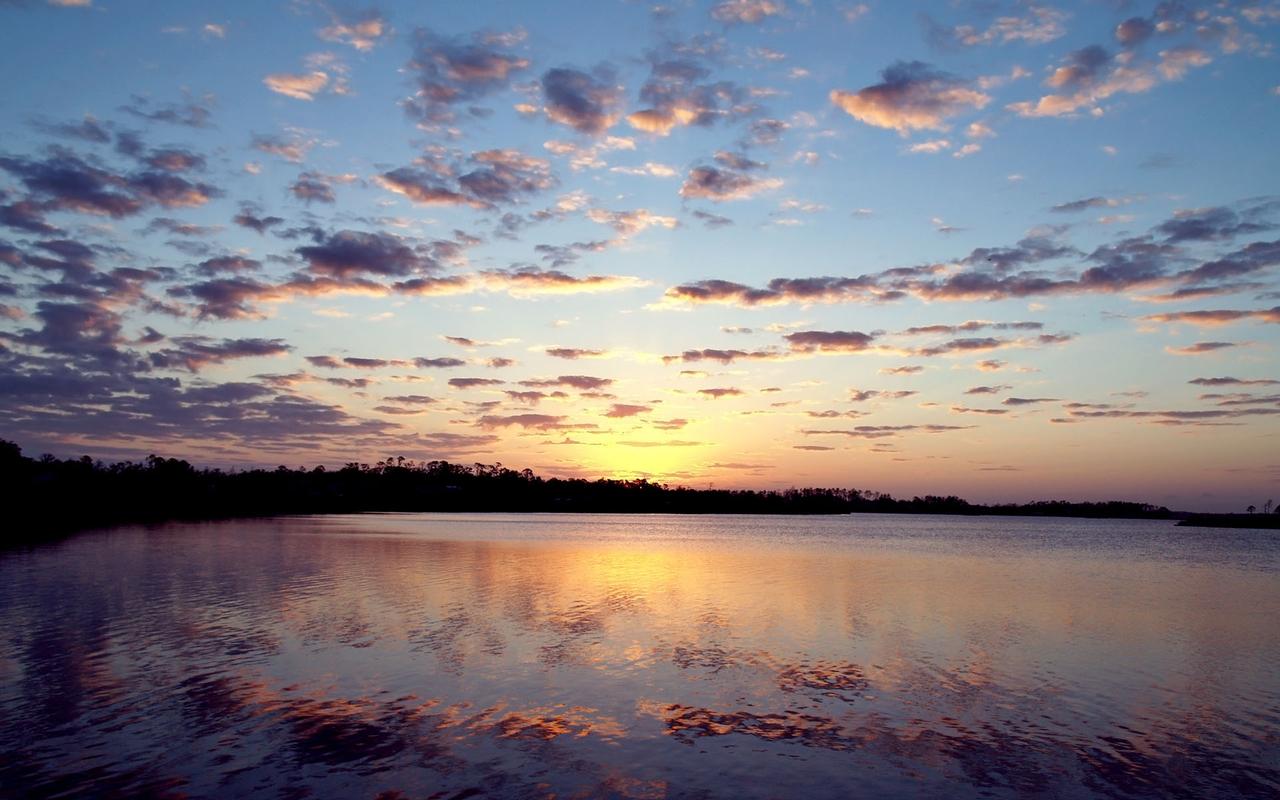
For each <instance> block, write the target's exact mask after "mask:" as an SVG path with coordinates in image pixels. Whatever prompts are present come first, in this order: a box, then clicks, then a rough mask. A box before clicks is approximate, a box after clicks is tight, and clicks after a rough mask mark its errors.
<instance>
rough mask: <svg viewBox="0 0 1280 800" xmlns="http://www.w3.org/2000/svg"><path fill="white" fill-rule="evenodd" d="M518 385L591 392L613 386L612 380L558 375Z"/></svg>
mask: <svg viewBox="0 0 1280 800" xmlns="http://www.w3.org/2000/svg"><path fill="white" fill-rule="evenodd" d="M520 385H521V386H531V387H534V388H548V387H554V386H568V387H569V388H571V389H578V390H580V391H593V390H596V389H603V388H605V387H606V386H611V385H613V379H612V378H597V377H594V376H591V375H560V376H559V377H555V378H534V379H530V380H524V381H520Z"/></svg>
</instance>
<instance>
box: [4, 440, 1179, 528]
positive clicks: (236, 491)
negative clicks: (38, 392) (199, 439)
mask: <svg viewBox="0 0 1280 800" xmlns="http://www.w3.org/2000/svg"><path fill="white" fill-rule="evenodd" d="M0 481H2V482H3V485H4V486H5V487H7V489H8V490H9V491H10V492H11V494H10V501H9V509H10V519H12V520H15V521H19V520H21V522H19V523H18V524H17V525H15V526H14V527H11V528H10V530H11V531H14V534H11V536H15V535H16V536H17V537H18V538H41V537H42V536H44V535H46V534H48V533H56V532H58V531H63V530H69V529H76V528H85V527H97V526H104V525H110V524H115V523H122V522H149V521H160V520H170V519H216V518H225V517H246V516H270V515H277V514H328V513H355V512H362V511H468V512H490V511H502V512H557V511H558V512H585V513H607V512H613V513H663V514H667V513H670V514H848V513H896V514H1000V515H1028V516H1030V515H1036V516H1071V517H1099V518H1101V517H1112V518H1115V517H1122V518H1166V517H1170V516H1173V514H1172V512H1170V511H1169V509H1167V508H1164V507H1157V506H1153V505H1150V504H1147V503H1135V502H1123V501H1109V502H1101V503H1075V502H1068V501H1064V500H1053V501H1039V502H1034V503H1023V504H1005V505H980V504H975V503H970V502H968V501H967V500H964V499H962V498H960V497H956V496H954V495H949V496H945V497H943V496H936V495H926V496H924V497H912V498H910V499H905V498H903V499H899V498H895V497H893V496H892V495H889V494H886V493H883V492H875V491H864V490H859V489H842V488H803V489H795V488H793V489H784V490H752V489H693V488H689V487H686V486H668V485H666V484H663V483H656V482H652V481H648V480H645V479H643V478H639V479H635V480H619V479H613V478H600V479H597V480H585V479H582V478H568V479H565V478H543V477H541V476H539V475H536V474H534V473H533V472H532V471H531V470H528V469H523V470H513V469H509V468H507V467H504V466H503V465H502V464H478V463H477V464H472V465H470V466H468V465H465V464H454V463H450V462H448V461H423V462H419V461H412V460H406V459H404V458H403V457H400V458H387V459H385V460H382V461H379V462H377V463H374V464H364V463H357V462H352V463H348V464H346V465H345V466H343V467H342V468H340V469H326V468H325V467H323V466H318V467H315V468H312V469H306V468H298V469H289V468H288V467H284V466H280V467H277V468H275V469H248V470H222V469H215V468H197V467H195V466H193V465H192V464H190V463H189V462H187V461H184V460H181V459H176V458H164V457H161V456H156V455H152V456H148V457H147V458H146V459H145V460H142V461H137V462H134V461H121V462H117V463H113V464H106V463H104V462H102V461H94V460H93V459H91V458H89V457H88V456H83V457H81V458H78V459H58V458H55V457H53V456H51V455H45V456H41V457H40V458H29V457H27V456H24V455H23V454H22V450H21V448H20V447H19V446H18V445H17V444H15V443H13V442H9V441H4V440H0ZM15 528H17V529H19V530H17V531H15Z"/></svg>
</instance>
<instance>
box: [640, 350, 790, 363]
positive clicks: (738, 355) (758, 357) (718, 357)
mask: <svg viewBox="0 0 1280 800" xmlns="http://www.w3.org/2000/svg"><path fill="white" fill-rule="evenodd" d="M782 357H783V354H781V353H778V352H776V351H774V350H755V351H747V350H717V349H713V348H704V349H701V350H685V351H684V352H683V353H681V354H680V355H678V356H663V357H662V363H664V364H670V363H672V362H676V361H678V362H681V363H685V364H691V363H697V362H699V361H716V362H719V363H721V364H732V363H733V362H735V361H773V360H777V359H780V358H782Z"/></svg>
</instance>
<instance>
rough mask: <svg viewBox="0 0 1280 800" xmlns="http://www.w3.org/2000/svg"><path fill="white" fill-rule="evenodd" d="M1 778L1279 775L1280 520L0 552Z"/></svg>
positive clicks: (984, 782)
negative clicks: (1249, 525) (1268, 527)
mask: <svg viewBox="0 0 1280 800" xmlns="http://www.w3.org/2000/svg"><path fill="white" fill-rule="evenodd" d="M0 637H2V638H0V794H3V795H4V796H10V797H174V798H177V797H236V798H242V797H280V798H371V799H372V798H382V800H391V798H428V797H431V798H465V797H511V798H526V797H527V798H551V797H556V798H578V797H582V798H587V797H621V798H720V797H723V798H775V797H796V798H823V797H831V798H852V797H922V798H925V797H927V798H943V797H945V798H969V797H973V798H977V797H997V798H999V797H1010V798H1012V797H1037V798H1038V797H1045V798H1092V797H1100V798H1145V797H1185V798H1197V799H1203V798H1219V797H1220V798H1239V797H1270V798H1274V797H1276V796H1277V795H1278V794H1280V536H1277V533H1276V532H1274V531H1249V530H1219V529H1204V528H1178V527H1175V526H1174V525H1173V524H1172V523H1170V522H1164V521H1142V520H1139V521H1125V520H1071V519H1049V518H1021V519H1020V518H998V517H924V516H890V515H854V516H842V517H780V518H779V517H742V516H733V517H691V516H671V517H668V516H640V515H631V516H625V515H610V516H571V515H554V514H535V515H523V516H514V515H511V516H509V515H492V516H486V515H448V516H445V515H425V514H377V515H353V516H330V517H290V518H277V519H266V520H247V521H246V520H241V521H226V522H214V523H182V524H165V525H159V526H150V527H129V528H119V529H115V530H109V531H101V532H90V533H84V534H80V535H78V536H75V537H72V538H70V539H67V540H65V541H61V542H57V543H54V544H50V545H45V546H40V547H37V548H33V549H29V550H21V551H12V552H7V553H0Z"/></svg>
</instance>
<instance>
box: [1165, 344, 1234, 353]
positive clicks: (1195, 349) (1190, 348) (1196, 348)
mask: <svg viewBox="0 0 1280 800" xmlns="http://www.w3.org/2000/svg"><path fill="white" fill-rule="evenodd" d="M1239 346H1240V344H1239V343H1238V342H1196V343H1195V344H1189V345H1187V346H1186V347H1173V346H1172V345H1171V346H1169V347H1166V348H1165V349H1164V350H1165V352H1166V353H1170V354H1172V355H1175V356H1200V355H1204V354H1206V353H1214V352H1217V351H1219V350H1226V349H1227V348H1230V347H1239Z"/></svg>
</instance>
